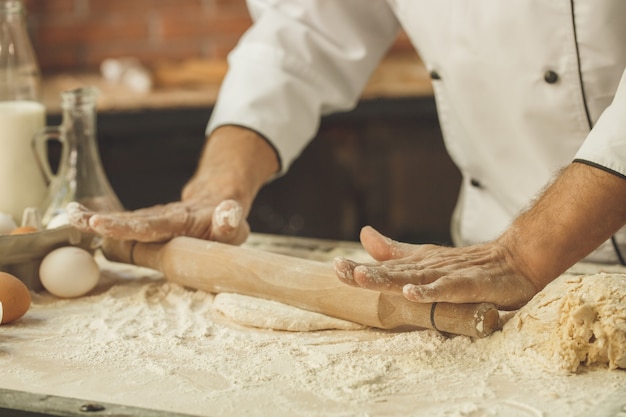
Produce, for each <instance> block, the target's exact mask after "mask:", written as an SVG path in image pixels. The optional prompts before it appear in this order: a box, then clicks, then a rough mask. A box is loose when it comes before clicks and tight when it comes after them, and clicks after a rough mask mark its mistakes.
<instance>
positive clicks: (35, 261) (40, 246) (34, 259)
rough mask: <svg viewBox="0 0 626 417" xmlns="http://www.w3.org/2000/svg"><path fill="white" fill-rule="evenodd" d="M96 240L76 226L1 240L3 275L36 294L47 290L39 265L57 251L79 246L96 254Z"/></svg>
mask: <svg viewBox="0 0 626 417" xmlns="http://www.w3.org/2000/svg"><path fill="white" fill-rule="evenodd" d="M96 239H97V238H96V236H95V235H92V234H88V233H84V232H81V231H80V230H78V229H76V228H75V227H73V226H69V225H68V226H62V227H58V228H56V229H49V230H41V231H38V232H33V233H25V234H20V235H3V236H0V271H4V272H8V273H9V274H12V275H15V276H16V277H17V278H19V279H20V280H21V281H22V282H24V284H26V286H27V287H28V288H29V289H30V290H32V291H40V290H42V289H43V286H42V285H41V280H40V279H39V265H40V264H41V261H42V260H43V258H44V257H45V256H46V255H47V254H48V253H50V252H51V251H53V250H54V249H56V248H60V247H63V246H78V247H81V248H83V249H86V250H89V251H93V250H94V249H95V247H96V246H97V242H96Z"/></svg>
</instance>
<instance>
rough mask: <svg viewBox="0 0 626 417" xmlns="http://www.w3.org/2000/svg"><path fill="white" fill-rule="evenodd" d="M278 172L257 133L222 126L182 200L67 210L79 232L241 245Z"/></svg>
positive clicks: (274, 158) (211, 139)
mask: <svg viewBox="0 0 626 417" xmlns="http://www.w3.org/2000/svg"><path fill="white" fill-rule="evenodd" d="M278 170H279V162H278V157H277V155H276V152H275V151H274V148H273V147H272V146H271V145H270V144H269V143H268V142H267V141H266V140H265V139H263V138H262V137H261V136H259V135H258V134H256V133H255V132H253V131H251V130H249V129H245V128H242V127H237V126H222V127H220V128H218V129H216V130H215V131H214V132H213V133H212V134H211V136H210V137H209V139H208V141H207V143H206V146H205V148H204V151H203V154H202V158H201V159H200V162H199V164H198V168H197V170H196V172H195V174H194V176H193V178H191V180H190V181H189V182H188V183H187V184H186V185H185V188H184V189H183V191H182V196H181V201H177V202H173V203H169V204H165V205H158V206H154V207H149V208H144V209H140V210H135V211H129V212H112V213H96V212H93V211H89V210H87V209H86V208H84V207H82V206H80V205H79V204H76V203H74V204H71V205H69V206H68V208H67V209H68V216H69V218H70V222H71V223H72V224H73V225H74V226H75V227H77V228H79V229H81V230H84V231H88V232H95V233H97V234H99V235H102V236H104V237H110V238H114V239H118V240H137V241H142V242H160V241H165V240H168V239H171V238H173V237H175V236H190V237H196V238H200V239H207V240H216V241H219V242H223V243H231V244H241V243H243V242H244V241H245V240H246V238H247V237H248V235H249V233H250V227H249V226H248V222H247V220H246V218H247V216H248V214H249V211H250V207H251V206H252V203H253V200H254V198H255V197H256V194H257V192H258V191H259V189H260V188H261V187H262V186H263V185H264V184H265V183H266V182H267V181H268V180H269V179H270V178H271V177H272V176H273V175H275V174H276V172H277V171H278Z"/></svg>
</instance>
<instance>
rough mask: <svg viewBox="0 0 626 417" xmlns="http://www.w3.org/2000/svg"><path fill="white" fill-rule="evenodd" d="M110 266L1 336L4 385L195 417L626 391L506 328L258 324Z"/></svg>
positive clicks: (468, 409)
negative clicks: (519, 340) (484, 333)
mask: <svg viewBox="0 0 626 417" xmlns="http://www.w3.org/2000/svg"><path fill="white" fill-rule="evenodd" d="M101 266H102V269H103V274H102V279H101V281H100V284H99V286H98V287H97V288H96V290H95V291H94V292H93V293H92V294H91V295H89V296H86V297H83V298H79V299H75V300H59V299H56V298H54V297H52V296H50V295H48V294H45V293H42V294H36V295H35V296H34V302H33V306H32V308H31V310H30V311H29V312H28V313H27V315H26V316H24V317H23V318H22V319H21V320H20V321H18V322H16V323H15V324H14V325H10V326H2V327H0V368H1V369H2V370H3V371H2V378H0V385H1V386H2V387H4V388H9V389H18V390H25V391H30V392H38V393H46V394H50V395H61V396H71V397H80V398H84V399H89V400H92V401H103V402H112V403H119V404H124V405H130V406H136V407H145V408H154V409H159V410H165V411H172V412H178V413H187V414H193V415H219V416H241V415H250V416H264V415H273V416H283V415H284V416H331V417H332V416H377V415H380V416H383V415H384V416H394V415H398V416H410V415H416V416H417V415H420V416H421V415H428V416H435V417H437V416H442V417H443V416H447V417H450V416H466V417H476V416H507V417H509V416H513V417H514V416H545V417H549V416H570V415H579V414H580V412H581V411H585V410H587V411H589V412H590V411H591V410H593V408H594V407H595V405H597V404H598V403H601V402H602V400H603V398H605V397H606V395H608V394H609V393H610V392H611V391H612V390H614V389H615V388H617V387H618V386H620V385H624V384H626V372H624V371H621V370H613V371H611V370H608V369H607V367H606V366H583V367H582V368H581V369H579V370H578V373H576V374H566V373H563V372H551V371H550V370H549V369H547V368H546V367H545V364H543V363H541V362H540V361H537V360H536V357H535V356H534V355H530V354H525V353H524V352H521V353H520V352H518V353H515V352H514V351H513V349H512V347H511V344H510V343H509V339H507V338H506V337H505V334H504V333H503V332H497V333H495V334H493V335H492V336H491V337H488V338H485V339H477V340H473V339H470V338H468V337H464V336H459V337H453V338H446V337H444V336H442V335H440V334H439V333H437V332H436V331H431V330H424V331H414V332H391V331H382V330H376V329H364V330H354V331H345V330H331V331H316V332H307V333H294V332H281V331H269V330H262V329H254V328H248V327H244V326H240V325H238V324H235V323H233V322H231V321H229V320H227V319H226V318H224V317H223V316H222V315H221V314H219V313H217V312H216V311H215V310H214V308H213V301H214V295H212V294H207V293H204V292H202V291H192V290H189V289H186V288H183V287H181V286H179V285H177V284H171V283H167V282H164V281H163V280H162V279H161V277H160V275H159V274H158V273H156V272H154V271H150V270H147V269H142V268H135V267H131V266H126V265H121V264H111V263H108V262H106V261H101Z"/></svg>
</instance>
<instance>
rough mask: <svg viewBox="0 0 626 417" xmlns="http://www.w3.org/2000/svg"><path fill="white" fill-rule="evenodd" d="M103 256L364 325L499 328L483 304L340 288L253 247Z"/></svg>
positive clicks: (115, 247) (323, 267) (322, 271)
mask: <svg viewBox="0 0 626 417" xmlns="http://www.w3.org/2000/svg"><path fill="white" fill-rule="evenodd" d="M102 251H103V253H104V256H105V257H106V258H107V259H109V260H111V261H114V262H123V263H128V264H134V265H138V266H142V267H147V268H150V269H154V270H157V271H159V272H161V273H162V274H163V276H164V277H165V279H167V280H168V281H170V282H175V283H178V284H180V285H183V286H185V287H189V288H194V289H198V290H203V291H206V292H210V293H220V292H233V293H239V294H245V295H249V296H253V297H259V298H265V299H270V300H274V301H279V302H282V303H284V304H288V305H292V306H295V307H299V308H302V309H304V310H309V311H314V312H318V313H322V314H326V315H328V316H332V317H337V318H340V319H344V320H348V321H352V322H355V323H360V324H364V325H366V326H370V327H377V328H381V329H398V328H421V329H436V330H438V331H440V332H442V333H449V334H456V335H465V336H470V337H475V338H480V337H485V336H488V335H490V334H491V333H493V332H494V331H495V330H497V329H499V326H500V317H499V313H498V310H497V309H496V307H495V306H494V305H492V304H489V303H478V304H452V303H433V304H418V303H414V302H411V301H408V300H406V299H405V298H404V297H403V296H402V295H396V294H386V293H381V292H378V291H373V290H368V289H363V288H357V287H351V286H349V285H346V284H343V283H341V282H340V281H339V280H338V279H337V277H336V276H335V273H334V270H333V267H332V265H330V264H328V263H324V262H319V261H313V260H309V259H302V258H297V257H293V256H288V255H282V254H277V253H271V252H266V251H263V250H260V249H254V248H246V247H240V246H232V245H227V244H223V243H218V242H211V241H206V240H201V239H196V238H190V237H183V236H181V237H175V238H173V239H172V240H170V241H168V242H166V243H138V242H129V241H116V240H107V239H105V240H104V242H103V245H102Z"/></svg>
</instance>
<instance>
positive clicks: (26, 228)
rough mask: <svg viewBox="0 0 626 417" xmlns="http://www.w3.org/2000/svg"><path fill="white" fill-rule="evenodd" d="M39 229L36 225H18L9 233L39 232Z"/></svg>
mask: <svg viewBox="0 0 626 417" xmlns="http://www.w3.org/2000/svg"><path fill="white" fill-rule="evenodd" d="M38 231H39V229H37V228H36V227H33V226H20V227H16V228H15V229H13V230H11V233H9V234H10V235H23V234H26V233H35V232H38Z"/></svg>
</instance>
